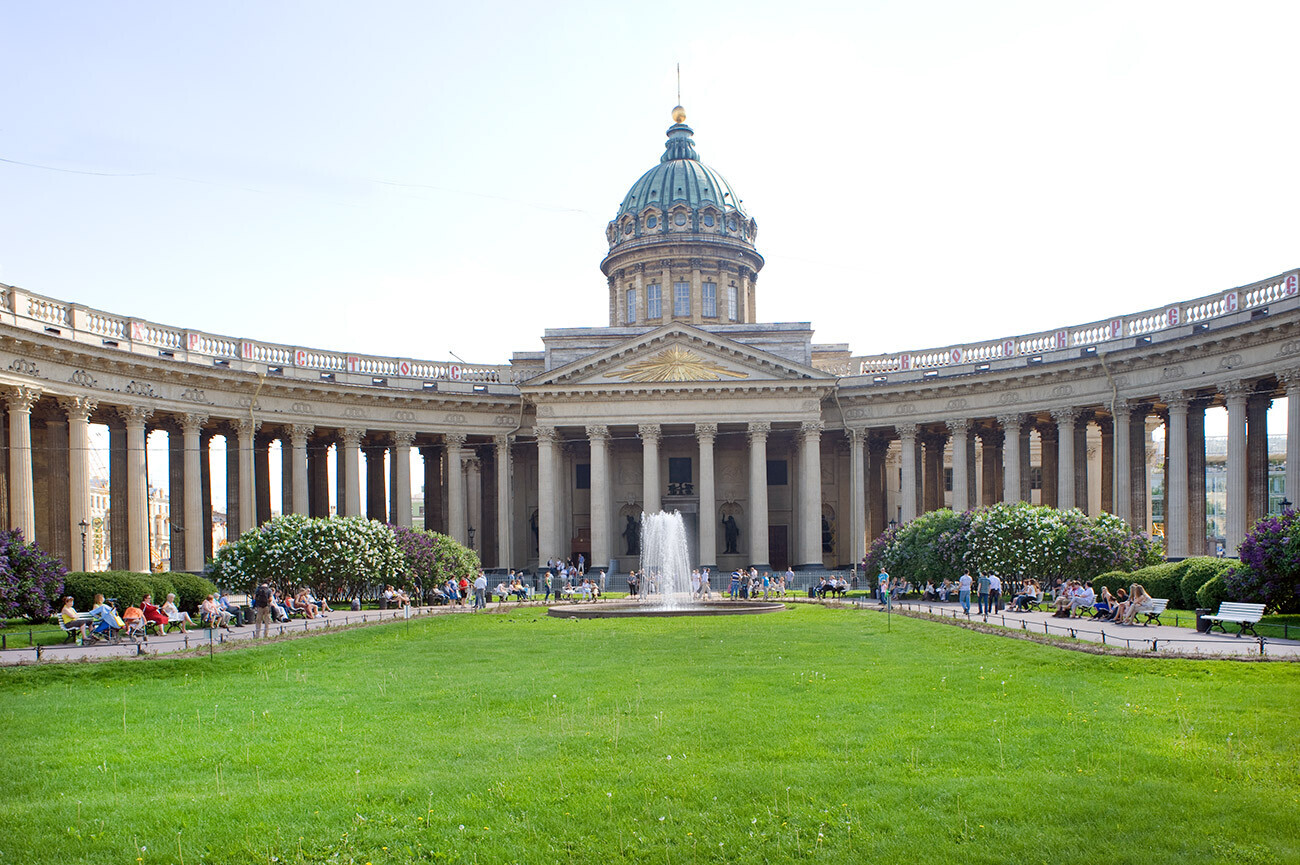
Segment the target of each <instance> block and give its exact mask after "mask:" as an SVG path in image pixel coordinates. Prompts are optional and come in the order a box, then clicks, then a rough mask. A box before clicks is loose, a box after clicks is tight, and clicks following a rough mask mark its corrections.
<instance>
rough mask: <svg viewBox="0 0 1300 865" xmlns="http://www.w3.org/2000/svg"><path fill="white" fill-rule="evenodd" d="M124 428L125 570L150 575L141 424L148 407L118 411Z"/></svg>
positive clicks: (143, 443)
mask: <svg viewBox="0 0 1300 865" xmlns="http://www.w3.org/2000/svg"><path fill="white" fill-rule="evenodd" d="M119 411H120V412H121V414H122V421H123V423H125V424H126V474H127V493H126V502H127V513H126V533H127V569H128V570H131V571H135V572H137V573H142V574H144V573H149V571H150V570H152V569H151V568H150V564H151V563H150V561H149V559H150V554H149V475H148V469H147V465H146V462H145V431H144V422H145V421H146V420H148V419H149V418H150V417H151V416H152V415H153V409H151V408H148V407H147V406H141V405H131V406H126V407H124V408H122V409H120V410H119Z"/></svg>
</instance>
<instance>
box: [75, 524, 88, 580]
mask: <svg viewBox="0 0 1300 865" xmlns="http://www.w3.org/2000/svg"><path fill="white" fill-rule="evenodd" d="M77 525H79V526H81V569H82V570H83V571H88V570H90V568H89V567H87V566H86V529H88V528H90V523H88V522H86V521H85V520H82V521H81V522H79V523H77Z"/></svg>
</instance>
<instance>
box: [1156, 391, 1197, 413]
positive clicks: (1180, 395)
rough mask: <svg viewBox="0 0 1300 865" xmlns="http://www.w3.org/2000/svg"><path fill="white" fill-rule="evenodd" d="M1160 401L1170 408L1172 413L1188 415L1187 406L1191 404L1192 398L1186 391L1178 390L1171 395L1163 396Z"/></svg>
mask: <svg viewBox="0 0 1300 865" xmlns="http://www.w3.org/2000/svg"><path fill="white" fill-rule="evenodd" d="M1160 401H1161V402H1163V403H1164V404H1165V405H1167V406H1169V411H1170V412H1180V413H1182V414H1186V413H1187V406H1188V405H1189V404H1190V403H1191V398H1190V397H1189V396H1188V394H1187V391H1185V390H1176V391H1172V392H1170V393H1166V394H1161V396H1160Z"/></svg>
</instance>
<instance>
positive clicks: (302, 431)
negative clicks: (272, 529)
mask: <svg viewBox="0 0 1300 865" xmlns="http://www.w3.org/2000/svg"><path fill="white" fill-rule="evenodd" d="M313 430H314V427H311V426H308V425H307V424H294V425H293V426H291V427H289V448H288V450H289V454H290V458H291V459H292V463H293V469H292V470H291V472H290V478H289V479H286V478H281V479H280V484H281V485H282V486H283V485H284V484H285V483H286V481H288V482H289V483H290V484H291V485H292V492H291V493H290V496H289V506H290V511H291V513H295V514H302V515H303V516H307V515H308V514H309V513H311V488H310V486H309V485H308V483H307V436H309V435H311V434H312V431H313ZM280 447H284V442H283V441H281V442H280Z"/></svg>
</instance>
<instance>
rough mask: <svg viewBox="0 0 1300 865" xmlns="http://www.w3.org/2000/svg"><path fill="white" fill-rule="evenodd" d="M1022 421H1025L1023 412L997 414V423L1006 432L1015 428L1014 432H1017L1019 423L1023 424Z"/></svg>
mask: <svg viewBox="0 0 1300 865" xmlns="http://www.w3.org/2000/svg"><path fill="white" fill-rule="evenodd" d="M1024 422H1025V416H1024V415H1023V414H1000V415H998V423H999V424H1001V425H1002V429H1003V430H1005V431H1007V432H1010V431H1011V430H1015V431H1016V432H1019V431H1020V425H1021V424H1023V423H1024Z"/></svg>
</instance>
